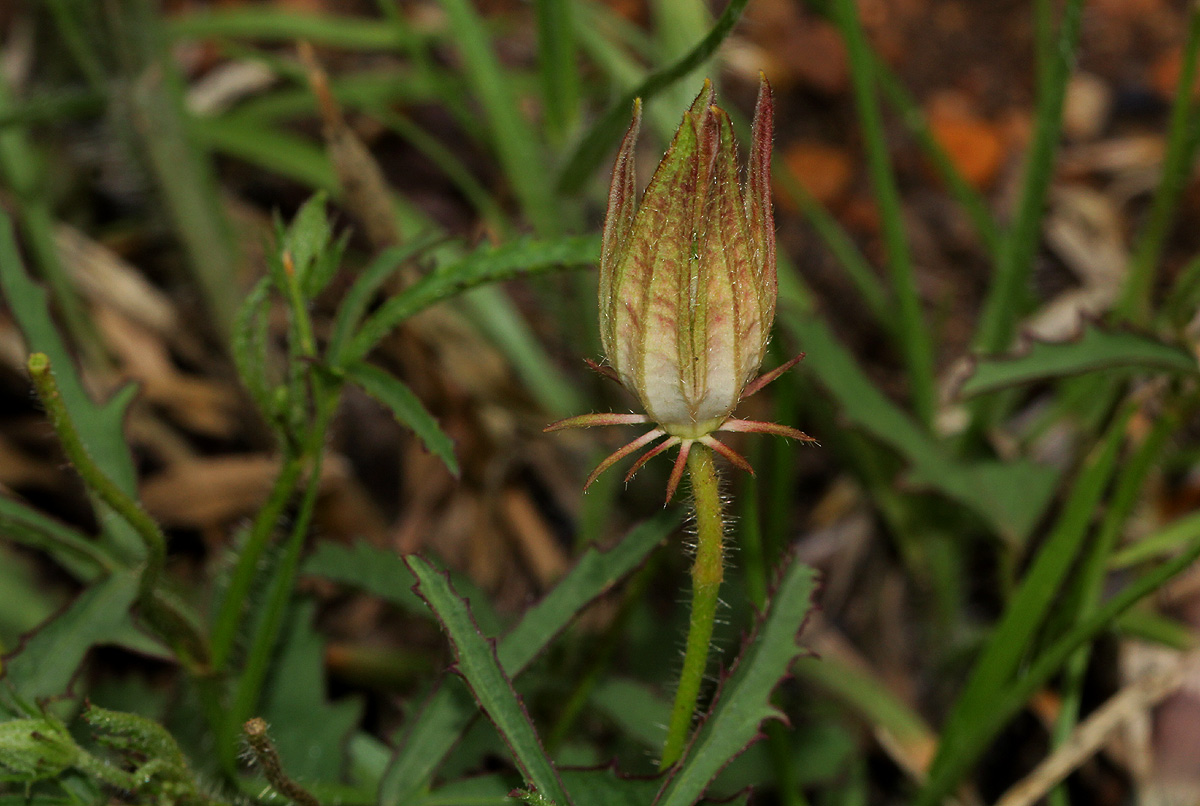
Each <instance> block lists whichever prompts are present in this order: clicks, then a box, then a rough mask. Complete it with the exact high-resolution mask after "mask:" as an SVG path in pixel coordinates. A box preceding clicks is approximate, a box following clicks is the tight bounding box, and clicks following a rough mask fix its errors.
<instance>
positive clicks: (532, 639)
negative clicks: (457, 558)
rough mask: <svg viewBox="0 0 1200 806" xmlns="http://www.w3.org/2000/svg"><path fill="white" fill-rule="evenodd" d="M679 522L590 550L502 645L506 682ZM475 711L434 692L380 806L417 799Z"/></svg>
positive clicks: (655, 524)
mask: <svg viewBox="0 0 1200 806" xmlns="http://www.w3.org/2000/svg"><path fill="white" fill-rule="evenodd" d="M679 520H680V516H679V513H677V512H674V511H667V512H664V513H662V514H661V515H659V516H658V517H656V518H654V519H653V520H649V521H647V522H646V523H643V524H641V525H640V526H638V527H637V528H636V529H634V530H633V531H632V532H630V533H629V535H627V536H626V537H625V539H624V540H622V541H621V542H620V543H618V544H617V545H616V546H614V547H613V548H611V549H609V550H608V551H604V552H601V551H597V550H596V549H594V548H590V549H588V550H587V552H585V553H584V555H583V556H582V557H581V558H580V559H579V562H578V563H576V565H575V567H574V568H573V569H571V571H570V573H568V574H567V575H566V577H564V578H563V580H562V581H561V582H559V583H558V585H556V586H555V587H554V590H552V591H550V593H549V594H548V595H547V596H546V598H545V599H543V600H542V601H541V602H539V603H538V604H537V605H536V606H534V607H533V608H532V609H531V610H529V611H528V612H527V613H526V614H525V616H524V617H523V618H522V619H521V621H520V623H518V624H517V626H516V627H515V628H514V629H513V630H512V632H510V633H509V634H508V636H506V637H505V638H504V639H503V640H502V641H501V642H500V647H499V650H498V653H497V654H498V655H499V658H500V663H501V664H502V666H503V667H504V671H505V673H507V674H508V675H509V676H510V677H516V676H517V675H518V674H520V673H521V672H522V671H523V670H524V669H525V667H527V666H528V665H529V664H530V663H531V662H532V661H533V659H534V658H535V657H536V656H537V654H538V653H539V652H541V651H542V650H543V649H544V648H545V647H546V646H547V645H548V644H549V643H550V641H551V640H553V638H554V636H555V635H557V634H558V633H559V631H560V630H562V629H563V627H565V626H566V625H567V623H568V622H569V621H570V620H571V619H573V618H574V617H575V615H576V614H577V613H578V612H579V611H580V610H582V609H583V608H584V607H585V606H586V605H587V604H588V603H590V602H591V601H593V600H594V599H595V598H596V597H598V596H600V595H602V594H603V593H604V592H605V591H607V590H608V589H609V588H611V587H612V586H613V585H615V584H616V583H617V581H618V580H620V579H621V578H623V577H624V576H625V575H626V574H628V573H630V572H631V571H632V570H633V569H635V568H637V567H638V566H639V565H641V563H642V562H643V561H644V560H645V558H646V556H647V555H648V554H649V553H650V552H651V551H653V550H654V548H655V547H656V546H658V545H659V544H660V543H661V542H662V541H663V540H664V539H665V538H666V536H667V535H668V534H670V533H671V532H672V531H674V530H675V528H676V527H677V526H678V525H679ZM450 682H452V681H447V683H450ZM476 710H477V707H476V705H475V704H474V703H473V702H472V701H471V698H470V696H469V695H468V694H467V693H466V692H465V691H463V690H462V688H461V687H456V688H451V686H449V685H443V686H441V687H440V688H438V690H437V691H436V693H435V694H434V695H433V696H432V697H431V698H430V699H429V702H428V703H426V705H425V707H424V708H423V709H422V710H421V712H420V713H419V714H417V715H416V716H415V717H414V718H413V720H412V724H411V726H408V727H406V729H405V733H404V738H403V741H402V743H401V747H400V751H399V752H398V753H397V755H396V761H395V763H393V764H392V766H391V769H389V770H388V774H387V776H386V777H385V778H384V780H383V784H382V786H381V787H380V794H379V802H380V804H381V806H397V805H398V804H404V803H408V802H410V801H411V800H412V799H413V798H415V797H416V796H417V794H418V793H419V792H420V790H421V789H422V787H424V786H425V784H426V782H428V780H429V778H430V777H431V776H432V775H433V772H434V770H436V769H437V766H438V764H440V763H441V761H442V759H443V758H445V756H446V754H447V753H448V752H450V749H451V748H452V747H453V746H454V743H455V742H456V741H458V738H459V737H460V736H461V735H462V732H463V731H464V730H465V729H466V728H467V725H468V724H469V723H470V721H471V718H472V717H473V716H474V714H475V713H476Z"/></svg>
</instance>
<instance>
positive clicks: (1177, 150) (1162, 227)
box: [1117, 4, 1200, 323]
mask: <svg viewBox="0 0 1200 806" xmlns="http://www.w3.org/2000/svg"><path fill="white" fill-rule="evenodd" d="M1198 57H1200V7H1197V6H1195V5H1194V4H1193V5H1192V6H1191V7H1190V11H1189V12H1188V30H1187V39H1186V42H1185V44H1184V48H1183V61H1182V64H1181V65H1180V69H1179V82H1178V84H1177V85H1176V88H1175V99H1174V101H1173V102H1172V104H1171V119H1170V123H1169V124H1168V125H1167V153H1166V155H1165V156H1164V157H1163V164H1162V178H1161V179H1160V180H1159V183H1158V190H1157V191H1155V193H1154V201H1153V203H1152V204H1151V207H1150V217H1149V220H1148V221H1147V222H1146V226H1145V229H1143V230H1142V232H1141V234H1140V235H1139V237H1138V239H1137V244H1136V245H1135V246H1134V250H1133V257H1132V259H1131V260H1130V262H1129V273H1128V275H1126V278H1125V287H1124V288H1123V289H1122V290H1121V298H1120V300H1118V302H1117V312H1118V313H1119V314H1120V315H1121V316H1122V317H1123V318H1126V319H1129V320H1131V321H1133V322H1137V323H1145V322H1147V321H1148V320H1149V316H1150V308H1151V297H1152V295H1153V292H1154V285H1155V281H1156V280H1157V278H1158V263H1159V260H1160V259H1161V257H1162V251H1163V246H1164V242H1165V241H1166V237H1167V233H1168V231H1169V230H1170V227H1171V224H1172V223H1173V221H1174V219H1175V211H1176V209H1177V207H1178V205H1179V198H1180V196H1181V194H1182V193H1183V190H1184V188H1185V187H1187V184H1188V181H1189V180H1190V177H1191V174H1192V172H1191V166H1192V163H1193V161H1194V160H1195V157H1196V148H1197V146H1200V127H1198V126H1197V120H1196V107H1197V105H1196V102H1195V100H1194V98H1195V95H1194V94H1193V87H1194V86H1195V83H1196V63H1197V62H1198V61H1200V58H1198Z"/></svg>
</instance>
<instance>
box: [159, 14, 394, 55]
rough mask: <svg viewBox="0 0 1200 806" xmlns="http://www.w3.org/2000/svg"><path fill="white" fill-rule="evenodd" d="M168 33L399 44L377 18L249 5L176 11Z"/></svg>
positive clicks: (377, 46)
mask: <svg viewBox="0 0 1200 806" xmlns="http://www.w3.org/2000/svg"><path fill="white" fill-rule="evenodd" d="M168 32H169V33H170V35H171V36H172V37H174V38H176V39H207V38H212V37H241V38H246V39H260V40H264V41H278V42H285V43H287V44H291V43H292V42H295V41H296V40H298V39H303V40H307V41H309V42H312V43H313V44H314V45H328V46H329V47H334V48H341V49H345V50H396V49H398V48H399V47H400V46H401V44H402V42H401V41H400V39H399V37H398V36H397V34H396V32H395V31H394V30H393V29H392V28H390V27H389V26H387V25H380V24H379V21H378V20H372V19H366V18H361V17H350V16H346V15H335V14H298V13H296V12H295V11H283V10H279V9H273V8H267V7H253V6H251V7H246V8H232V9H227V10H222V11H195V12H192V13H189V14H176V15H174V16H172V17H171V18H170V21H169V25H168Z"/></svg>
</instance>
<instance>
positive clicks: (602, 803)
mask: <svg viewBox="0 0 1200 806" xmlns="http://www.w3.org/2000/svg"><path fill="white" fill-rule="evenodd" d="M562 779H563V784H565V785H566V787H567V788H568V789H569V790H571V791H572V792H580V793H582V792H586V793H587V800H586V801H585V802H586V803H587V806H646V804H648V803H653V802H654V795H655V794H656V793H657V792H658V787H659V782H658V780H657V779H654V778H626V777H624V776H622V775H621V774H620V773H618V772H617V771H616V770H614V769H613V768H612V767H602V768H600V769H595V770H563V771H562Z"/></svg>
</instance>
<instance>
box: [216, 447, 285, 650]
mask: <svg viewBox="0 0 1200 806" xmlns="http://www.w3.org/2000/svg"><path fill="white" fill-rule="evenodd" d="M303 471H304V462H303V460H302V459H301V458H300V457H299V456H290V455H289V456H287V457H285V458H284V461H283V468H282V469H281V470H280V473H279V476H278V478H276V479H275V485H274V486H273V487H272V488H271V492H270V494H269V495H268V497H267V503H266V504H265V505H264V506H263V508H262V509H260V510H259V511H258V516H257V517H256V518H255V519H254V523H253V525H252V526H251V527H250V535H249V537H247V538H246V542H245V545H243V546H242V550H241V551H240V552H239V553H238V560H237V565H235V566H234V569H233V576H232V578H231V579H230V582H229V589H228V590H227V591H226V592H225V596H224V597H223V598H222V599H221V606H220V609H219V610H218V611H217V617H216V619H215V621H214V624H213V631H212V647H213V667H214V668H215V669H217V670H218V671H219V670H221V669H223V668H224V667H225V665H226V664H227V663H228V661H229V656H230V652H231V651H232V650H233V644H234V641H235V639H236V638H237V635H238V631H239V630H240V629H241V627H242V618H243V615H244V611H245V607H246V597H247V596H249V595H250V589H251V588H252V587H253V586H254V580H255V577H256V576H257V575H258V570H259V563H260V561H261V560H262V556H263V552H265V551H266V549H267V546H268V545H269V544H270V540H271V535H272V534H274V533H275V527H276V526H277V525H278V523H279V521H280V519H282V518H283V511H284V509H285V508H286V507H287V504H288V501H290V500H291V497H292V493H293V492H294V491H295V489H296V484H297V482H299V480H300V475H301V473H303Z"/></svg>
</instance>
